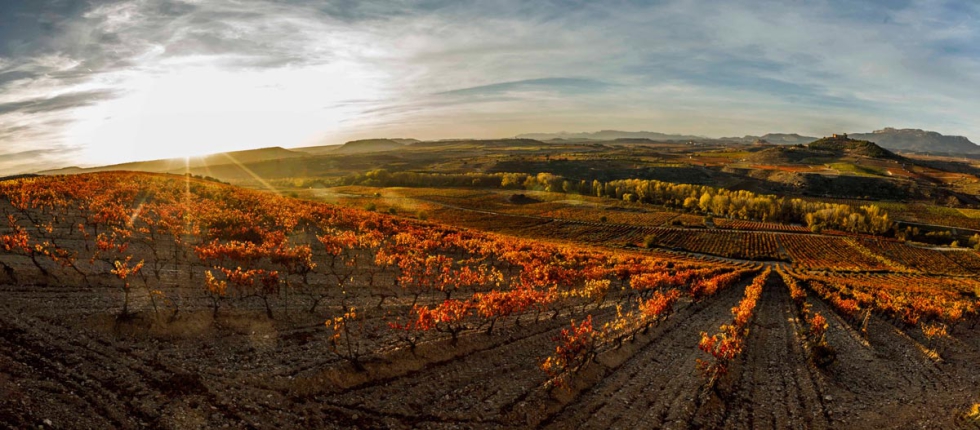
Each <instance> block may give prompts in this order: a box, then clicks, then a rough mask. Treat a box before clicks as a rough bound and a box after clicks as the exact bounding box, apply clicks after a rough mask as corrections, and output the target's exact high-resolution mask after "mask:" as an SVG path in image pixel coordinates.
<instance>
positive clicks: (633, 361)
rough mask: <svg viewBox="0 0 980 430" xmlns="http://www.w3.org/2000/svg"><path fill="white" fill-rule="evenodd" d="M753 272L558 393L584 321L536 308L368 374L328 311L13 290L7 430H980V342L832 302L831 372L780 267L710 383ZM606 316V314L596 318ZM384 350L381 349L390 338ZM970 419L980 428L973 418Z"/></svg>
mask: <svg viewBox="0 0 980 430" xmlns="http://www.w3.org/2000/svg"><path fill="white" fill-rule="evenodd" d="M744 285H745V282H743V283H742V284H740V286H739V287H737V288H735V287H733V288H729V289H728V290H725V291H722V292H721V293H719V294H718V295H717V296H715V297H713V298H711V299H709V300H708V301H706V302H703V303H700V304H693V303H691V302H690V301H689V300H687V299H684V300H682V301H681V303H680V304H679V306H678V309H677V310H676V312H675V314H674V315H672V316H671V317H670V318H669V319H668V320H667V321H665V322H663V323H661V324H660V325H658V326H656V327H654V328H652V329H651V330H650V331H649V332H647V333H646V334H641V335H638V336H637V337H636V339H635V340H634V341H632V342H626V343H625V344H624V345H623V346H622V347H621V348H619V349H613V350H609V351H606V352H604V353H602V354H600V356H599V357H598V360H597V363H595V364H592V365H590V366H589V367H587V368H586V369H585V370H584V371H583V372H582V373H580V374H578V375H576V376H575V378H574V379H573V383H572V385H571V389H570V390H568V391H566V390H564V389H556V390H554V391H551V392H549V391H548V390H547V389H545V388H544V387H543V383H544V381H545V379H546V376H545V374H544V373H542V372H541V371H540V370H539V369H538V363H539V361H540V360H541V359H542V358H543V357H544V356H546V355H547V354H548V353H549V352H550V351H551V350H552V349H553V348H554V342H553V341H552V337H554V336H555V335H556V334H557V333H558V331H559V330H560V329H561V328H563V327H565V326H566V325H567V322H568V319H569V318H570V317H575V315H570V314H562V315H560V316H559V317H558V318H556V319H553V320H552V319H550V317H546V316H542V318H541V319H540V320H539V321H538V322H535V321H534V318H533V317H532V316H530V315H525V316H524V317H523V321H522V323H521V324H520V325H519V326H518V325H516V324H515V323H514V321H509V322H507V323H506V324H502V325H501V326H499V328H498V330H497V332H496V333H495V334H493V335H492V336H487V335H485V334H484V333H482V332H468V333H465V334H464V335H463V336H462V338H461V340H460V343H459V344H458V345H457V346H455V347H453V346H450V344H449V342H448V341H447V340H446V339H442V340H438V339H437V340H433V341H429V342H427V343H425V344H422V345H420V346H419V348H418V349H417V351H416V352H415V354H411V353H409V352H407V351H405V350H390V349H389V350H388V351H389V352H387V353H384V354H379V355H376V356H373V357H371V358H370V359H369V360H367V362H366V368H367V370H366V371H364V372H356V371H354V370H353V369H351V368H350V366H349V365H347V364H344V363H343V362H341V361H340V360H338V359H337V358H336V357H335V356H333V355H331V354H330V353H329V352H328V351H327V347H326V337H327V334H326V332H325V330H324V328H323V326H322V322H321V320H319V319H317V318H316V317H314V316H306V315H305V314H302V313H300V312H296V313H293V314H290V316H288V317H286V318H281V319H277V320H268V319H266V318H265V316H263V314H262V312H261V311H260V310H259V309H258V307H257V306H256V308H255V309H247V308H240V309H236V310H234V311H228V313H226V314H225V315H223V316H222V317H221V318H219V320H218V322H215V321H214V320H212V319H211V316H210V314H209V313H208V311H206V310H203V309H199V310H194V309H188V310H187V311H186V312H185V314H184V315H183V316H182V318H181V319H179V320H178V321H176V322H173V323H165V322H159V321H154V320H153V319H152V318H151V315H152V314H151V313H150V312H149V311H147V310H145V309H146V308H145V306H146V304H145V303H143V306H144V308H143V309H144V311H143V312H142V313H141V314H140V316H139V317H137V318H136V319H135V320H133V321H128V322H124V323H119V322H117V321H116V320H115V319H114V317H113V315H112V314H111V313H110V311H108V310H111V309H115V307H117V306H118V300H119V297H118V294H119V293H118V291H116V290H110V289H102V288H88V289H86V288H74V287H73V288H67V287H65V288H61V287H54V286H38V287H31V286H16V287H15V286H9V285H8V286H4V287H0V297H2V298H3V300H0V394H2V396H0V416H2V417H4V419H3V421H2V423H0V424H2V425H0V427H3V428H24V427H28V426H38V425H44V423H45V420H48V421H49V422H50V423H51V425H50V427H54V428H145V427H151V428H179V429H183V428H214V427H222V426H229V427H233V428H297V427H299V428H529V427H531V428H534V427H539V428H558V429H560V428H587V429H588V428H603V429H605V428H773V429H776V428H780V429H781V428H872V427H875V428H975V425H974V424H972V423H970V422H967V421H966V420H964V419H962V418H961V417H962V415H963V413H964V411H966V410H968V409H969V408H970V406H971V405H972V404H974V403H976V402H977V401H980V392H978V389H977V387H978V386H980V352H978V351H980V336H977V333H976V332H975V331H974V330H971V329H969V327H957V328H956V330H954V331H953V338H952V339H951V340H950V341H949V342H948V343H947V344H946V345H945V346H944V347H943V348H941V350H940V352H941V358H938V359H937V358H935V357H934V358H930V356H929V355H928V354H927V352H928V348H927V347H926V346H925V344H924V343H923V342H924V341H923V339H922V336H921V333H918V332H917V331H915V330H907V331H906V330H903V329H902V328H900V327H899V326H897V325H895V323H893V322H890V321H886V320H883V319H882V318H880V317H877V316H873V317H872V318H871V321H870V324H869V336H868V339H864V338H863V337H862V335H861V334H860V332H859V331H858V330H857V329H856V328H855V327H856V325H855V323H852V322H848V321H845V320H844V319H843V318H841V317H839V316H837V315H836V314H834V312H833V311H832V310H831V309H830V308H829V307H828V306H827V305H826V304H825V303H823V302H821V301H819V300H816V299H815V298H814V297H810V298H809V302H810V303H811V304H812V305H813V307H814V310H815V311H819V312H821V313H822V314H824V315H827V316H828V320H829V323H830V327H829V332H828V340H829V342H830V344H831V345H832V346H833V347H834V348H835V349H836V351H837V360H836V362H835V363H834V364H832V365H830V366H829V367H828V368H825V369H819V368H817V367H815V366H813V365H812V364H810V363H809V360H808V352H807V349H806V347H805V346H804V345H803V342H802V341H801V338H800V337H799V336H798V335H797V333H798V330H799V323H798V322H797V321H796V319H795V316H794V312H793V308H792V306H793V305H792V302H791V301H790V299H789V295H788V292H787V289H786V287H785V285H783V284H782V281H781V280H779V279H778V277H775V276H773V277H770V281H769V283H768V284H767V285H766V286H765V288H764V290H763V294H762V297H761V299H760V301H759V304H758V306H757V308H756V313H755V317H754V321H753V323H752V324H751V328H750V333H749V336H748V339H747V343H746V348H745V352H744V354H743V355H742V356H741V357H740V358H739V359H738V362H737V363H736V365H735V366H734V368H733V370H732V372H731V373H730V374H729V375H727V376H726V377H725V379H723V380H722V381H721V382H720V383H719V384H718V386H717V388H716V389H714V390H710V391H705V389H704V383H705V381H704V379H703V378H702V377H701V376H700V375H698V373H697V371H696V369H695V360H696V359H698V358H705V355H704V354H702V353H701V352H699V351H698V350H697V343H698V334H699V333H700V332H701V331H707V332H709V333H710V332H714V331H716V330H717V329H718V327H719V326H720V325H721V324H724V323H727V322H730V320H731V314H730V312H729V309H730V308H731V307H733V306H734V305H735V304H736V303H737V302H738V301H739V300H740V298H741V296H742V292H743V291H744V288H743V287H744ZM592 313H593V314H594V315H595V317H596V318H598V319H599V320H600V321H601V320H608V318H610V317H611V316H612V314H613V313H614V312H613V309H611V308H610V307H609V306H607V307H604V308H602V309H599V310H597V311H592ZM381 343H382V344H383V343H384V342H381ZM971 426H973V427H971Z"/></svg>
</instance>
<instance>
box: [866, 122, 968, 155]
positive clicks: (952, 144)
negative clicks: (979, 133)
mask: <svg viewBox="0 0 980 430" xmlns="http://www.w3.org/2000/svg"><path fill="white" fill-rule="evenodd" d="M848 137H851V138H853V139H859V140H867V141H870V142H874V143H877V144H878V145H880V146H882V147H883V148H887V149H891V150H893V151H895V150H897V151H910V152H929V153H948V154H980V146H977V144H975V143H973V142H971V141H970V139H967V138H965V137H963V136H943V135H941V134H939V133H936V132H934V131H924V130H918V129H911V128H906V129H901V130H899V129H894V128H885V129H882V130H876V131H873V132H871V133H855V134H850V135H848Z"/></svg>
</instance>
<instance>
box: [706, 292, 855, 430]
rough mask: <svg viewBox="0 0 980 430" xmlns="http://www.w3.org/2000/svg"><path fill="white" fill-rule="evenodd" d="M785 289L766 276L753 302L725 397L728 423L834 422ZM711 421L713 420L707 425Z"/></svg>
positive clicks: (801, 425) (827, 424)
mask: <svg viewBox="0 0 980 430" xmlns="http://www.w3.org/2000/svg"><path fill="white" fill-rule="evenodd" d="M797 330H798V325H797V323H796V322H795V311H794V309H793V303H792V301H791V300H790V297H789V292H788V290H787V287H786V286H785V284H783V281H782V279H781V278H780V277H779V276H770V277H769V281H768V282H767V283H766V285H765V287H764V288H763V290H762V296H761V297H760V299H759V302H758V304H757V305H756V310H755V319H754V321H753V324H752V325H751V328H750V332H749V337H748V340H747V342H746V345H745V352H744V356H743V357H744V361H743V362H742V364H741V374H740V375H739V377H738V378H737V379H736V382H735V384H734V387H735V389H736V390H737V391H736V393H735V394H734V395H733V396H732V397H731V398H728V399H726V406H727V408H728V410H727V416H726V418H725V419H724V427H726V428H756V429H787V428H813V429H825V428H835V427H837V426H836V425H834V423H833V422H832V416H831V415H830V414H829V412H828V410H827V408H826V407H825V406H824V403H825V402H826V401H828V400H829V399H832V397H830V398H828V397H825V395H824V393H823V392H822V388H821V386H820V385H821V384H819V383H818V382H815V380H814V379H815V378H814V374H813V372H812V370H811V366H810V365H809V363H808V361H807V357H806V355H805V353H804V351H803V348H802V344H801V341H800V338H799V336H798V335H797ZM709 426H711V425H709Z"/></svg>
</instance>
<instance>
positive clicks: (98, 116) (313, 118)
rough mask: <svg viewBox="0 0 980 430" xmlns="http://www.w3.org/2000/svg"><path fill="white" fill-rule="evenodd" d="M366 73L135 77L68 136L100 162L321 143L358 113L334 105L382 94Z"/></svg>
mask: <svg viewBox="0 0 980 430" xmlns="http://www.w3.org/2000/svg"><path fill="white" fill-rule="evenodd" d="M358 75H359V74H358V70H357V68H356V67H353V66H350V67H345V66H344V65H343V64H333V65H329V66H320V67H318V68H309V69H276V70H254V71H248V70H245V71H240V70H236V71H230V70H224V69H220V68H217V67H210V66H197V65H195V66H186V67H184V66H179V67H178V66H175V67H173V68H169V69H167V71H166V72H154V73H150V72H146V73H142V74H134V75H133V76H130V77H128V78H126V80H125V85H123V89H122V90H120V91H119V93H120V97H118V98H116V99H113V100H108V101H105V102H102V103H99V104H97V105H93V106H89V107H86V108H83V109H79V110H78V111H76V114H75V118H73V125H72V126H70V128H69V129H68V131H67V136H66V137H67V139H68V140H69V141H71V142H72V143H73V144H74V145H76V146H80V147H83V148H85V149H84V151H85V153H84V155H83V159H84V162H85V163H88V164H93V165H98V164H113V163H122V162H127V161H135V160H153V159H169V158H184V157H197V156H201V155H207V154H213V153H219V152H227V151H235V150H242V149H252V148H262V147H271V146H282V147H289V146H302V145H313V144H316V143H317V142H318V141H320V140H321V139H322V138H323V136H324V135H325V134H327V133H331V132H332V131H333V132H335V131H336V130H338V129H339V128H340V127H341V126H342V125H343V123H344V122H345V121H347V120H349V119H350V118H351V115H352V114H351V113H350V112H348V111H345V110H344V109H345V108H343V107H339V108H332V107H331V106H343V105H344V104H343V103H340V101H342V100H350V99H355V98H361V97H371V96H372V95H373V94H375V93H376V92H375V91H373V90H371V88H372V86H371V84H370V82H368V81H365V80H363V79H362V78H358ZM346 109H349V108H346Z"/></svg>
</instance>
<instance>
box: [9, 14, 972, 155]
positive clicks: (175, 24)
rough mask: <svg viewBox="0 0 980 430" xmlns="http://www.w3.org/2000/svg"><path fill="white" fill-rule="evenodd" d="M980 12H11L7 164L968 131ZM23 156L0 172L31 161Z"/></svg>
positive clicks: (969, 132) (962, 132) (963, 132)
mask: <svg viewBox="0 0 980 430" xmlns="http://www.w3.org/2000/svg"><path fill="white" fill-rule="evenodd" d="M978 18H980V4H978V3H976V2H972V1H968V0H961V1H951V0H946V1H943V0H879V1H861V2H854V1H847V0H812V1H806V2H758V1H754V0H732V1H728V2H716V1H709V0H662V1H629V0H616V1H613V2H601V3H599V2H585V1H574V0H567V1H566V0H546V1H518V0H489V1H449V0H417V1H404V2H384V1H373V0H364V1H353V0H341V1H331V2H321V1H313V0H293V1H272V0H238V1H230V0H214V1H200V0H116V1H101V0H100V1H80V0H43V1H41V0H39V1H34V2H3V3H2V4H0V153H2V152H5V153H6V154H7V155H10V154H13V153H25V151H31V150H38V151H44V150H45V148H50V150H51V152H50V154H49V155H50V156H49V157H47V158H38V160H39V161H40V162H41V164H49V165H50V164H52V163H68V162H78V163H100V162H113V161H122V160H123V159H125V158H152V157H156V156H165V155H167V154H168V152H167V151H189V150H202V149H205V150H206V149H213V150H225V149H232V148H238V147H248V146H252V147H256V146H269V145H281V146H298V145H305V144H315V143H317V142H330V143H333V142H337V141H341V140H344V139H348V138H357V137H369V136H373V135H377V134H384V135H399V136H415V137H420V138H437V137H446V136H472V137H484V136H508V135H514V134H518V133H523V132H533V131H547V130H561V129H564V130H588V129H598V128H624V129H652V130H658V131H663V132H673V133H687V134H701V135H736V134H745V133H764V132H767V131H771V130H786V131H798V132H801V133H810V134H821V133H830V132H834V131H839V130H851V131H858V130H862V131H863V130H869V129H872V128H879V127H882V126H888V125H892V126H900V127H904V126H909V127H919V128H928V129H936V130H938V131H941V132H944V133H954V134H965V135H967V136H968V137H971V138H973V139H974V140H980V125H977V124H976V123H975V121H974V118H973V116H974V113H975V112H977V111H978V110H980V101H978V100H980V48H978V47H980V19H978ZM0 155H2V154H0ZM70 157H80V159H78V160H73V159H70ZM15 158H16V157H12V156H6V157H3V158H2V159H0V172H5V173H6V171H11V170H18V169H29V168H31V167H32V166H30V165H27V164H24V163H22V162H20V161H17V162H16V163H15V162H14V161H8V160H15ZM17 160H21V159H17ZM28 161H29V160H28ZM39 167H43V166H39Z"/></svg>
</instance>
